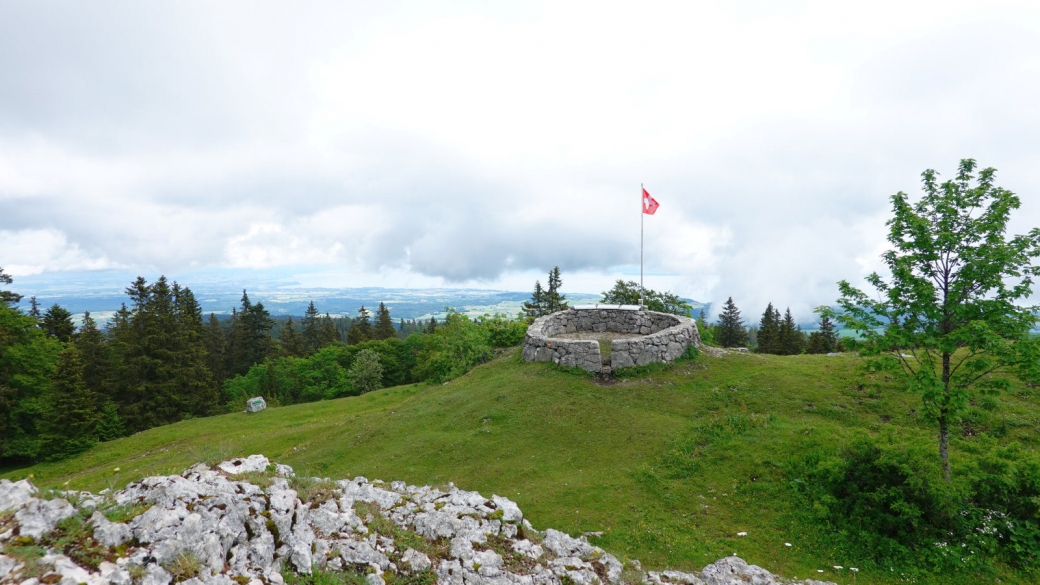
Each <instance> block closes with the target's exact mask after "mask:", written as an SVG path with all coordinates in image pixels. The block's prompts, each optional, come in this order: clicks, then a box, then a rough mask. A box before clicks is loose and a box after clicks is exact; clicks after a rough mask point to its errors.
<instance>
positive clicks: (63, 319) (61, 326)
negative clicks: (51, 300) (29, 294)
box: [40, 303, 76, 343]
mask: <svg viewBox="0 0 1040 585" xmlns="http://www.w3.org/2000/svg"><path fill="white" fill-rule="evenodd" d="M40 327H42V328H43V331H44V333H46V334H47V335H48V336H50V337H54V338H56V339H57V340H58V341H60V342H62V343H68V342H69V341H70V340H71V339H72V334H73V333H74V332H75V331H76V326H75V325H74V324H73V323H72V313H70V312H69V311H68V310H67V309H65V308H64V307H62V306H61V305H59V304H57V303H55V304H54V305H52V306H51V308H49V309H47V312H46V313H44V314H43V322H42V323H40Z"/></svg>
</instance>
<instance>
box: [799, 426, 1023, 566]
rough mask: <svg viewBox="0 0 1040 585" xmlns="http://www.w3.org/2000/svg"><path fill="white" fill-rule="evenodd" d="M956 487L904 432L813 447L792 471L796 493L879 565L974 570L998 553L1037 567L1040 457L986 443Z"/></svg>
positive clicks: (842, 540) (854, 549) (845, 542)
mask: <svg viewBox="0 0 1040 585" xmlns="http://www.w3.org/2000/svg"><path fill="white" fill-rule="evenodd" d="M979 447H980V451H981V452H980V453H979V454H978V456H977V457H974V458H972V459H971V461H970V462H969V464H968V465H966V466H964V468H963V469H962V473H961V474H960V475H959V477H958V478H957V481H955V482H949V481H944V474H943V469H942V466H941V462H940V461H938V460H937V459H936V458H935V457H934V455H932V454H931V449H929V448H928V447H927V446H926V445H925V444H924V443H922V442H920V441H918V440H914V439H912V438H910V437H907V436H893V435H886V436H884V437H882V438H880V439H873V438H870V437H868V436H865V435H860V436H858V437H856V438H855V439H853V440H852V441H851V442H850V443H849V444H848V445H847V446H845V447H844V448H841V449H834V448H833V447H820V446H816V447H811V448H809V449H806V452H805V453H804V454H803V455H802V456H801V457H798V458H795V459H793V460H792V463H791V464H790V465H789V466H788V470H787V473H788V476H789V478H790V484H789V485H790V486H791V488H792V489H793V490H794V491H795V492H797V493H798V494H800V496H801V497H802V498H803V500H802V501H803V503H804V505H805V506H806V507H807V509H809V510H811V513H812V514H813V515H814V516H815V517H816V518H817V519H818V520H819V521H821V522H825V523H827V524H829V525H830V526H831V528H832V530H833V531H834V533H835V534H836V535H838V537H837V538H834V539H833V540H834V544H836V545H838V546H843V547H847V548H848V549H849V551H848V554H850V555H855V556H857V557H862V558H866V559H870V561H871V562H873V563H874V564H875V565H877V566H878V567H886V566H890V565H898V566H900V567H912V568H916V569H921V570H929V571H932V570H934V571H949V570H963V569H968V568H973V567H976V566H978V565H980V564H982V563H984V562H986V561H985V559H986V558H988V557H991V556H993V555H998V556H1000V557H1002V558H1003V559H1004V560H1005V561H1007V562H1009V563H1011V564H1014V565H1018V566H1022V567H1036V566H1037V563H1038V558H1040V557H1038V555H1040V540H1038V537H1040V530H1038V527H1037V524H1036V517H1037V512H1038V503H1040V457H1038V456H1037V455H1036V454H1035V453H1032V452H1027V451H1025V450H1023V449H1021V448H1020V447H1019V446H1018V445H1016V444H1010V445H1007V446H1003V447H999V446H995V445H994V444H992V442H984V443H983V444H981V445H980V446H979Z"/></svg>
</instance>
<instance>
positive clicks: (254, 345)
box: [231, 290, 275, 375]
mask: <svg viewBox="0 0 1040 585" xmlns="http://www.w3.org/2000/svg"><path fill="white" fill-rule="evenodd" d="M272 327H274V320H273V319H271V314H270V313H269V312H268V311H267V309H265V308H264V304H263V303H256V304H255V305H254V304H253V303H251V302H250V301H249V295H248V294H246V291H245V290H243V291H242V306H241V309H240V310H239V314H238V319H237V321H236V323H235V331H234V332H235V341H236V343H237V347H236V348H235V349H236V355H235V367H234V369H233V370H232V372H231V373H232V374H236V375H237V374H244V373H246V372H248V371H249V368H251V367H253V366H254V365H256V364H260V363H263V361H264V360H265V359H267V358H268V357H269V356H271V355H274V352H275V345H274V339H272V338H271V328H272Z"/></svg>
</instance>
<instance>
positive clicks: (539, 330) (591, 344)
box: [522, 307, 701, 372]
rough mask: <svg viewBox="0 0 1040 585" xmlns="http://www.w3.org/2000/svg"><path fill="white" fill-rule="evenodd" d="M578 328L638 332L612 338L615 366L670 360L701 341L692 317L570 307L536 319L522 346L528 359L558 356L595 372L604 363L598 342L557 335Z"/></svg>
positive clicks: (563, 362) (612, 366)
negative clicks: (635, 336) (630, 337)
mask: <svg viewBox="0 0 1040 585" xmlns="http://www.w3.org/2000/svg"><path fill="white" fill-rule="evenodd" d="M577 332H612V333H626V334H632V335H639V336H640V337H638V338H634V339H615V340H613V341H611V343H610V364H609V366H608V367H609V369H610V370H616V369H618V368H628V367H632V366H645V365H647V364H651V363H668V362H671V361H673V360H675V359H676V358H678V357H679V356H681V355H682V354H683V352H685V351H686V348H687V347H688V346H690V345H695V346H699V345H700V344H701V338H700V334H699V333H698V332H697V324H696V322H694V320H693V319H688V318H686V317H680V316H678V315H671V314H668V313H658V312H655V311H647V310H641V309H639V308H638V307H634V308H617V309H605V308H599V307H597V308H592V309H583V308H576V309H568V310H566V311H560V312H557V313H553V314H551V315H546V316H544V317H539V318H538V319H535V322H534V323H532V324H531V326H530V327H528V328H527V337H526V338H525V339H524V348H523V352H522V356H523V359H524V360H526V361H529V362H553V363H556V364H559V365H561V366H564V367H572V368H574V367H577V368H581V369H583V370H587V371H590V372H599V371H602V370H603V368H604V366H605V364H604V363H603V360H602V355H601V353H600V347H599V342H597V341H589V340H578V339H564V338H560V337H557V336H558V335H562V334H567V333H577Z"/></svg>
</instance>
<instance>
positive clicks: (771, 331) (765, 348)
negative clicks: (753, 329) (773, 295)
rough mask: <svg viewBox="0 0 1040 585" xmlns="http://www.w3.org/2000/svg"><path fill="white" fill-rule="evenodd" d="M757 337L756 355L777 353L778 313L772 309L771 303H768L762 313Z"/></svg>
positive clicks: (778, 339) (778, 340) (778, 335)
mask: <svg viewBox="0 0 1040 585" xmlns="http://www.w3.org/2000/svg"><path fill="white" fill-rule="evenodd" d="M757 337H758V349H757V350H756V351H757V352H758V353H779V342H780V312H779V311H777V310H776V309H774V308H773V303H769V305H767V306H766V310H765V311H763V312H762V320H761V321H759V324H758V335H757Z"/></svg>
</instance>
